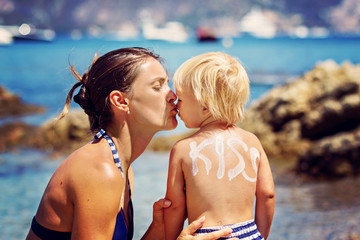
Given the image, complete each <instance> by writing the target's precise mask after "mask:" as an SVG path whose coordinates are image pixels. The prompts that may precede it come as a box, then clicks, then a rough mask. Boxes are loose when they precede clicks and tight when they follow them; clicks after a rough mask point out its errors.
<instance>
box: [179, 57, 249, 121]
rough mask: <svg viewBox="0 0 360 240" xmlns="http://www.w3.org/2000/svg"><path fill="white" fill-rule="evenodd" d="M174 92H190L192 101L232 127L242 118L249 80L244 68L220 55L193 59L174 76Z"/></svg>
mask: <svg viewBox="0 0 360 240" xmlns="http://www.w3.org/2000/svg"><path fill="white" fill-rule="evenodd" d="M174 87H175V89H176V91H179V92H182V91H193V93H194V96H195V98H196V99H197V101H199V102H200V104H201V105H203V106H204V107H206V108H207V109H208V110H209V111H210V113H211V114H212V116H213V117H214V118H215V119H217V120H220V121H222V122H225V123H227V124H229V125H230V124H233V123H236V122H239V121H242V120H243V119H244V108H245V104H246V102H247V100H248V98H249V78H248V75H247V73H246V71H245V69H244V67H243V66H242V65H241V64H240V63H239V62H238V61H237V60H236V59H235V58H233V57H231V56H230V55H228V54H225V53H221V52H210V53H205V54H200V55H198V56H195V57H193V58H191V59H189V60H187V61H186V62H184V63H183V64H182V65H181V66H180V67H179V68H178V69H177V70H176V72H175V74H174Z"/></svg>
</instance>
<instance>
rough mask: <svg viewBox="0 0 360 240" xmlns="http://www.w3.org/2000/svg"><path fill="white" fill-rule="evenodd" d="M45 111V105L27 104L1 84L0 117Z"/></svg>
mask: <svg viewBox="0 0 360 240" xmlns="http://www.w3.org/2000/svg"><path fill="white" fill-rule="evenodd" d="M43 112H45V108H44V107H40V106H36V105H31V104H26V103H24V102H23V101H22V100H21V98H20V97H19V96H17V95H15V94H12V93H10V92H8V91H7V90H6V89H5V88H4V87H1V86H0V119H4V118H7V117H12V116H15V117H17V116H24V115H28V114H34V113H43Z"/></svg>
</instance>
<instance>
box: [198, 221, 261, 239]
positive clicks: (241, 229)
mask: <svg viewBox="0 0 360 240" xmlns="http://www.w3.org/2000/svg"><path fill="white" fill-rule="evenodd" d="M224 228H231V229H232V230H233V232H232V233H231V234H230V235H229V236H228V237H226V238H219V239H228V238H238V239H243V240H261V239H264V238H263V237H262V236H261V234H260V232H259V231H258V229H257V226H256V224H255V222H254V220H253V219H252V220H249V221H246V222H241V223H235V224H230V225H223V226H217V227H206V228H199V229H198V230H196V232H195V233H194V235H202V234H206V233H211V232H214V231H217V230H221V229H224Z"/></svg>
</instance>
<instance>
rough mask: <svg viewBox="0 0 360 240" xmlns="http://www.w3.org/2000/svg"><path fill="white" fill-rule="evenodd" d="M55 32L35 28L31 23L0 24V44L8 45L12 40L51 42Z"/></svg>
mask: <svg viewBox="0 0 360 240" xmlns="http://www.w3.org/2000/svg"><path fill="white" fill-rule="evenodd" d="M55 36H56V33H55V31H54V30H52V29H42V28H37V27H35V26H33V25H31V24H27V23H23V24H21V25H20V26H18V25H0V45H10V44H12V43H13V41H18V40H27V41H45V42H51V41H53V40H54V39H55Z"/></svg>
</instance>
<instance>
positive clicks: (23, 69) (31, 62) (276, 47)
mask: <svg viewBox="0 0 360 240" xmlns="http://www.w3.org/2000/svg"><path fill="white" fill-rule="evenodd" d="M130 46H141V47H146V48H151V49H153V50H154V51H155V52H156V53H159V54H160V55H161V56H162V57H163V58H164V59H165V66H166V69H167V72H168V74H169V76H170V78H171V76H172V74H173V72H174V71H175V70H176V68H177V67H178V66H179V65H180V64H181V63H182V62H183V61H185V60H187V59H188V58H190V57H192V56H194V55H197V54H200V53H204V52H209V51H223V52H226V53H228V54H230V55H232V56H235V57H237V58H238V59H239V60H240V61H241V62H242V63H243V65H244V66H245V68H246V70H247V72H248V74H249V77H250V81H251V98H250V101H249V104H251V103H252V102H253V101H255V100H256V99H258V98H260V97H261V96H262V95H263V94H265V93H266V92H267V91H269V90H270V89H271V88H273V87H274V86H276V85H279V84H284V83H286V82H288V81H292V80H291V79H293V78H295V77H297V76H300V75H302V74H303V73H304V72H306V71H308V70H310V69H311V68H312V67H313V66H314V65H315V64H317V63H318V62H321V61H325V60H327V59H333V60H334V61H335V62H337V63H342V62H345V61H349V62H352V63H355V64H358V63H359V62H360V39H357V38H352V39H346V38H345V39H344V38H329V39H290V38H276V39H270V40H265V39H254V38H242V39H234V44H233V45H232V46H231V47H224V46H223V45H222V44H221V42H214V43H197V42H196V41H189V42H186V43H169V42H162V41H144V40H138V41H121V42H120V41H110V40H106V39H102V40H99V39H83V40H78V41H73V40H70V39H68V38H66V37H61V38H58V39H57V40H56V41H54V42H51V43H44V42H15V43H14V44H13V45H11V46H7V47H0V85H1V86H4V87H6V88H7V89H8V90H9V91H11V92H13V93H15V94H17V95H19V96H21V98H22V99H23V100H24V101H25V102H27V103H32V104H38V105H41V106H44V107H46V109H47V111H46V113H44V114H40V115H31V116H27V117H21V118H11V119H3V120H1V121H0V123H1V124H3V123H6V122H8V121H25V122H27V123H29V124H33V125H40V124H41V123H43V122H44V121H46V120H48V119H49V118H52V117H54V116H55V115H56V114H58V113H59V112H60V111H61V109H62V107H63V103H64V102H65V98H66V94H67V92H68V91H69V89H70V88H71V87H72V85H73V84H74V83H75V82H76V80H75V79H74V78H73V77H72V75H71V73H70V70H69V69H70V65H74V66H75V68H76V69H77V71H78V72H79V73H82V72H83V71H85V70H86V69H87V68H88V66H89V64H90V63H91V60H92V58H93V56H94V54H95V52H99V53H100V54H103V53H106V52H108V51H110V50H113V49H116V48H121V47H130ZM72 107H76V106H75V105H73V104H72ZM185 130H186V129H185V127H184V126H183V124H180V126H179V127H178V128H177V129H176V130H175V131H170V132H167V133H166V134H173V133H176V132H179V131H185ZM62 160H63V158H59V159H57V160H49V159H48V157H47V155H46V154H45V153H41V152H37V151H30V150H19V151H17V152H13V153H3V154H0V239H24V238H25V236H26V233H27V231H28V229H29V226H30V223H31V219H32V216H33V215H34V214H35V211H36V208H37V206H38V204H39V201H40V198H41V195H42V193H43V191H44V189H45V187H46V184H47V182H48V180H49V179H50V177H51V175H52V173H53V172H54V170H55V169H56V167H57V166H58V165H59V164H60V163H61V161H62ZM167 161H168V153H152V152H146V153H145V154H143V155H142V156H141V157H140V158H139V159H138V160H136V161H135V163H134V164H133V167H134V172H135V191H134V205H135V237H134V239H140V237H141V235H142V234H143V233H144V232H145V231H146V228H147V227H148V226H149V224H150V222H151V216H152V204H153V202H155V201H156V200H157V199H159V198H161V197H163V196H164V194H165V187H166V174H167ZM341 181H348V182H345V183H343V182H341ZM341 181H338V182H335V183H334V182H332V183H328V182H325V183H313V184H307V185H295V186H294V185H286V184H277V185H276V196H277V202H276V209H275V215H274V221H273V227H272V230H271V234H270V237H269V239H270V240H271V239H274V240H281V239H295V240H296V239H345V237H344V236H346V234H347V232H349V231H350V232H351V231H352V230H353V229H357V226H359V225H360V216H359V214H357V213H358V212H360V207H359V206H360V203H359V200H356V199H358V198H356V197H351V194H349V192H347V191H342V189H344V187H343V185H344V184H345V185H346V186H347V187H348V186H351V187H352V189H353V192H355V194H356V191H358V189H360V184H359V180H358V179H354V180H353V179H347V180H341ZM358 193H359V192H358ZM353 194H354V193H353Z"/></svg>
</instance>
